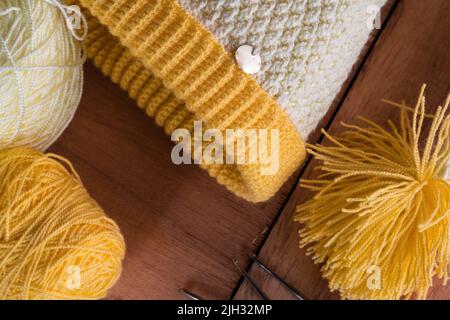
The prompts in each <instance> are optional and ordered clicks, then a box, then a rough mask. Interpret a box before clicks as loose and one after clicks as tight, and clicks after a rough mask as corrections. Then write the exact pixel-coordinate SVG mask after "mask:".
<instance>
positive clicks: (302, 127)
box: [179, 0, 386, 138]
mask: <svg viewBox="0 0 450 320" xmlns="http://www.w3.org/2000/svg"><path fill="white" fill-rule="evenodd" d="M179 2H180V4H181V6H182V7H183V8H185V9H186V10H187V11H188V12H189V13H190V14H191V15H192V16H194V17H195V18H196V19H197V20H199V21H200V22H201V23H202V24H203V25H204V26H205V27H206V28H208V29H209V30H210V31H211V32H212V33H213V34H214V35H215V36H216V38H217V39H218V40H219V41H220V42H221V43H222V45H223V46H224V47H225V48H226V49H227V50H228V51H230V52H232V53H233V52H234V51H235V50H236V49H237V48H238V47H239V46H240V45H243V44H248V45H251V46H253V47H254V48H255V51H256V52H257V53H259V54H260V55H261V58H262V69H261V71H259V72H258V73H256V74H254V75H253V76H254V77H255V79H256V80H257V81H258V82H259V84H260V85H261V87H262V88H264V89H265V90H266V91H267V92H268V93H269V94H271V95H272V96H273V97H275V98H276V99H277V101H278V103H279V104H280V105H281V107H282V108H283V109H284V110H285V111H286V113H287V114H289V116H290V118H291V119H292V121H293V122H294V124H295V125H296V127H297V128H298V130H299V131H300V133H301V135H302V136H303V137H305V138H307V137H308V136H309V134H310V132H311V131H312V130H314V129H315V127H316V126H317V124H318V122H319V121H320V120H321V119H322V117H323V116H324V115H325V113H326V112H327V110H328V108H329V107H330V105H331V103H332V101H333V100H334V98H335V97H336V95H337V94H338V92H339V90H340V88H341V86H342V85H343V83H344V81H345V80H346V79H347V76H348V74H349V72H350V70H351V68H352V66H353V65H354V63H355V62H356V60H357V58H358V57H359V54H360V52H361V49H362V48H363V47H364V45H365V44H366V43H367V40H368V39H369V36H370V33H371V32H372V29H371V28H369V27H368V24H369V23H370V19H371V17H373V6H378V7H382V6H383V5H384V4H385V2H386V0H179ZM371 9H372V10H371ZM368 22H369V23H368Z"/></svg>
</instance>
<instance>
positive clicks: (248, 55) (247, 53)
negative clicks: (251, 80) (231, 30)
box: [235, 45, 261, 74]
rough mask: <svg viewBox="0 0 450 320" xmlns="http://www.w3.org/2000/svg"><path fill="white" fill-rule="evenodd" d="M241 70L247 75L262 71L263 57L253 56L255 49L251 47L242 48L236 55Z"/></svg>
mask: <svg viewBox="0 0 450 320" xmlns="http://www.w3.org/2000/svg"><path fill="white" fill-rule="evenodd" d="M235 57H236V62H237V64H238V65H239V68H241V69H242V71H244V72H245V73H248V74H255V73H257V72H258V71H259V70H261V57H260V56H259V55H258V54H255V55H254V54H253V47H251V46H249V45H243V46H240V47H239V48H238V49H237V50H236V53H235Z"/></svg>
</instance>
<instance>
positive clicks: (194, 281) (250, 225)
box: [49, 0, 392, 299]
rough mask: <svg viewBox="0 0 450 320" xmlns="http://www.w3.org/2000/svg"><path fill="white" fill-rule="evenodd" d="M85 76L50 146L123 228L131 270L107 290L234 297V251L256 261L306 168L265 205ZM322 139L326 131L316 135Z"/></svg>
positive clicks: (96, 75) (112, 90) (114, 91)
mask: <svg viewBox="0 0 450 320" xmlns="http://www.w3.org/2000/svg"><path fill="white" fill-rule="evenodd" d="M390 2H392V0H391V1H390ZM370 45H371V41H369V43H368V45H367V48H366V50H368V49H369V48H370ZM365 53H366V51H364V52H363V54H362V57H364V55H365ZM361 61H362V58H361V60H360V61H359V62H358V63H356V64H355V67H354V70H353V71H352V73H351V74H350V75H349V81H347V82H346V84H345V85H344V86H343V88H342V90H341V93H340V94H339V95H338V97H336V99H335V102H334V103H333V105H332V106H331V107H330V110H329V113H328V115H327V116H326V117H325V118H324V120H323V121H324V122H328V121H329V119H330V118H331V116H332V115H333V113H334V111H335V110H336V108H337V106H338V105H339V103H340V101H341V97H342V96H343V95H344V93H345V92H346V90H347V88H348V85H349V84H350V83H351V81H350V79H352V77H353V76H354V75H355V74H356V73H357V72H358V71H359V66H360V64H361ZM85 79H86V81H85V90H84V94H83V98H82V101H81V104H80V107H79V110H78V111H77V114H76V116H75V118H74V120H73V122H72V123H71V125H70V126H69V128H68V129H67V130H66V132H65V133H64V134H63V136H62V137H61V138H60V139H59V140H58V141H57V143H56V144H55V145H54V146H53V147H52V148H51V149H50V150H49V151H51V152H55V153H58V154H61V155H63V156H65V157H67V158H69V159H70V160H71V161H72V162H73V164H74V166H75V168H76V169H77V170H78V172H79V174H80V176H81V178H82V180H83V183H84V184H85V186H86V187H87V189H88V190H89V192H90V193H91V195H92V196H93V197H94V198H95V199H96V200H97V201H98V202H99V204H100V205H101V206H102V207H103V208H104V209H105V211H106V213H107V214H108V215H109V216H110V217H112V218H113V219H114V220H115V221H117V223H118V224H119V226H120V228H121V230H122V232H123V234H124V237H125V240H126V244H127V254H126V258H125V261H124V269H123V273H122V277H121V279H120V280H119V282H118V283H117V285H116V286H115V287H114V288H113V289H112V290H111V291H110V295H109V297H108V298H109V299H179V298H183V296H182V295H180V294H179V292H178V289H180V288H186V289H188V290H190V291H192V292H195V293H196V294H198V295H200V296H203V297H205V298H209V299H227V298H229V297H230V296H231V295H232V292H233V290H235V289H236V285H237V284H238V283H239V279H240V275H239V274H238V273H237V272H236V269H235V268H234V266H233V264H232V259H233V258H237V259H238V260H239V262H240V263H241V264H242V265H243V266H245V265H248V264H249V259H248V256H247V254H248V253H249V252H255V251H256V250H257V249H258V247H259V245H260V243H261V240H262V239H264V237H265V233H266V232H267V230H268V229H269V227H270V226H271V225H272V223H273V220H274V218H275V217H276V216H277V215H278V214H279V212H280V210H281V207H282V206H283V204H284V203H285V202H286V200H287V197H288V195H289V194H290V193H291V192H292V189H293V187H294V185H295V182H296V181H297V179H298V177H299V173H300V169H299V170H298V172H297V173H295V174H294V175H293V176H292V177H291V178H290V179H289V181H288V182H287V183H286V184H285V186H284V187H283V188H282V189H281V190H280V191H279V192H278V194H277V195H276V196H274V197H273V198H272V199H271V200H269V201H268V202H266V203H263V204H258V205H253V204H250V203H248V202H246V201H243V200H241V199H238V198H237V197H235V196H234V195H232V194H231V193H229V192H228V191H227V190H225V188H223V187H221V186H219V185H218V184H217V183H216V182H215V180H213V179H211V178H210V177H208V175H207V174H206V173H205V172H204V171H202V170H200V169H199V168H197V167H196V166H194V165H192V166H176V165H173V164H172V162H171V159H170V151H171V148H172V146H173V144H172V142H171V141H170V139H169V137H167V136H166V135H165V134H164V133H163V131H162V129H161V128H158V127H157V126H156V125H155V124H154V122H153V120H152V119H150V118H148V117H147V116H146V115H145V114H144V112H143V111H141V110H139V109H138V108H137V107H136V103H135V102H134V101H132V100H131V99H129V98H128V97H127V94H126V93H125V92H123V91H121V90H120V89H119V88H118V87H117V86H116V85H114V84H112V83H111V82H110V81H109V79H107V78H106V77H103V76H102V75H101V74H100V72H99V71H97V70H96V69H95V68H94V67H93V66H92V65H91V64H90V63H87V64H86V67H85ZM319 137H320V134H318V131H317V132H315V133H313V134H312V135H311V136H310V139H309V141H310V142H315V141H317V139H318V138H319Z"/></svg>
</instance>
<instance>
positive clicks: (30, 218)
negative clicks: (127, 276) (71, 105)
mask: <svg viewBox="0 0 450 320" xmlns="http://www.w3.org/2000/svg"><path fill="white" fill-rule="evenodd" d="M67 168H68V169H69V171H68V170H67ZM124 252H125V245H124V240H123V238H122V236H121V234H120V231H119V228H118V227H117V225H116V224H115V223H114V222H113V221H112V220H111V219H109V218H108V217H106V215H105V214H104V212H103V211H102V209H101V208H100V207H99V206H98V205H97V203H96V202H95V201H94V200H93V199H92V198H91V197H90V196H89V195H88V193H87V191H86V190H85V188H84V187H83V186H82V184H81V182H80V180H79V177H78V176H77V174H76V173H75V171H74V170H73V168H72V166H71V165H70V163H69V162H68V161H67V160H65V159H63V158H61V157H59V156H56V155H52V154H46V155H45V154H42V153H40V152H38V151H34V150H32V149H29V148H13V149H7V150H3V151H0V299H1V300H4V299H58V300H59V299H99V298H103V297H105V296H106V293H107V290H108V289H109V288H110V287H111V286H113V285H114V283H115V282H116V280H117V279H118V277H119V275H120V272H121V262H122V259H123V256H124Z"/></svg>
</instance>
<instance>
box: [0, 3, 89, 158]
mask: <svg viewBox="0 0 450 320" xmlns="http://www.w3.org/2000/svg"><path fill="white" fill-rule="evenodd" d="M69 9H70V8H69ZM69 9H68V7H67V6H65V5H63V4H62V3H61V2H59V1H56V0H2V1H0V149H4V148H7V147H15V146H29V147H33V148H35V149H38V150H42V151H43V150H45V149H46V148H47V147H48V146H50V144H52V143H53V142H54V141H55V140H56V139H57V138H58V137H59V136H60V134H61V133H62V132H63V130H64V129H65V128H66V127H67V125H68V124H69V122H70V121H71V119H72V117H73V115H74V113H75V111H76V108H77V106H78V104H79V101H80V98H81V93H82V86H83V69H82V67H83V66H82V65H83V61H84V58H83V57H82V46H81V42H80V41H79V39H80V37H79V36H77V33H76V32H75V31H76V30H74V29H73V28H69V25H70V24H69V23H70V21H71V20H70V19H69V18H70V17H69V15H68V12H67V10H69ZM69 13H70V12H69ZM72 18H73V19H74V21H75V17H72ZM76 18H77V19H79V20H80V21H83V19H81V18H82V17H81V16H77V17H76ZM80 26H82V23H80ZM81 29H82V28H81ZM81 31H83V30H81ZM79 33H82V32H79ZM77 38H78V39H77Z"/></svg>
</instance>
